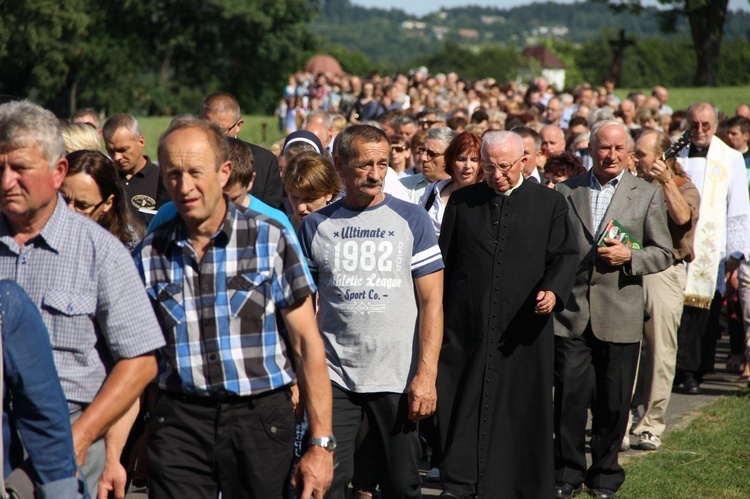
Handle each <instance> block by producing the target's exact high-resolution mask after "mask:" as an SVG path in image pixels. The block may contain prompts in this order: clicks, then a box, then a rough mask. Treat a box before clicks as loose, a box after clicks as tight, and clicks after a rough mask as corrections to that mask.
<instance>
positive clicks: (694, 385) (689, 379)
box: [684, 374, 701, 395]
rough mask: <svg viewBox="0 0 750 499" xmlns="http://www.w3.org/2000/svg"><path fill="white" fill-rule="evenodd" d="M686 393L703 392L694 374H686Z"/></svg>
mask: <svg viewBox="0 0 750 499" xmlns="http://www.w3.org/2000/svg"><path fill="white" fill-rule="evenodd" d="M684 384H685V393H687V394H688V395H698V394H699V393H701V386H700V385H699V384H698V382H697V381H696V380H695V378H694V377H693V375H692V374H686V375H685V381H684Z"/></svg>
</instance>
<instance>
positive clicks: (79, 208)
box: [63, 196, 107, 215]
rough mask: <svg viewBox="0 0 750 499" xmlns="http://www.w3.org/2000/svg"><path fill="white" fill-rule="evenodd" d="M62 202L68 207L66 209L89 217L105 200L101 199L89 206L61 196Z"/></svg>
mask: <svg viewBox="0 0 750 499" xmlns="http://www.w3.org/2000/svg"><path fill="white" fill-rule="evenodd" d="M63 200H64V201H65V204H67V205H68V208H70V209H71V210H75V211H76V212H78V213H80V214H81V215H91V214H93V213H95V212H96V210H98V209H99V208H100V207H101V206H102V205H103V204H104V203H106V202H107V200H106V199H102V200H101V201H99V202H98V203H96V204H95V205H89V204H86V203H84V202H81V201H74V200H72V199H69V198H68V197H67V196H63Z"/></svg>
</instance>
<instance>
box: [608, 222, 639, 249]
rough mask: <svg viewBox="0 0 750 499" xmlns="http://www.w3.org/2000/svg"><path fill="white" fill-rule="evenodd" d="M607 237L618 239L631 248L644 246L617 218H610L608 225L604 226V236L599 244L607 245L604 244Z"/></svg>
mask: <svg viewBox="0 0 750 499" xmlns="http://www.w3.org/2000/svg"><path fill="white" fill-rule="evenodd" d="M605 238H610V239H617V240H619V241H620V242H621V243H622V244H624V245H625V246H627V247H628V248H630V249H641V248H642V246H641V244H640V243H639V242H638V241H636V240H635V238H634V237H633V236H631V235H630V233H629V232H628V231H627V230H625V227H623V226H622V225H621V224H620V222H618V221H617V219H615V218H613V219H612V220H610V221H609V223H608V224H607V226H606V227H605V228H604V232H602V237H600V238H599V242H598V243H597V245H598V246H607V245H606V244H604V239H605Z"/></svg>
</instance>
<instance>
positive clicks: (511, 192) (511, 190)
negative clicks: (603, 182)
mask: <svg viewBox="0 0 750 499" xmlns="http://www.w3.org/2000/svg"><path fill="white" fill-rule="evenodd" d="M523 181H524V178H523V175H519V176H518V183H516V185H514V186H513V187H511V188H510V189H508V190H507V191H498V193H499V194H500V195H501V196H510V195H511V194H513V191H515V190H516V189H518V188H519V187H521V184H523Z"/></svg>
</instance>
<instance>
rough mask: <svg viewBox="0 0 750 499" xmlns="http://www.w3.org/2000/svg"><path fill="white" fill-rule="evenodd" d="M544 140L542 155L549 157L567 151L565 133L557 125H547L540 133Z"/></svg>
mask: <svg viewBox="0 0 750 499" xmlns="http://www.w3.org/2000/svg"><path fill="white" fill-rule="evenodd" d="M539 136H540V137H541V138H542V148H541V150H542V154H544V155H545V156H547V157H549V156H551V155H553V154H555V153H556V152H560V151H562V150H564V149H565V133H563V131H562V128H560V127H559V126H555V125H546V126H544V127H542V130H541V131H540V132H539Z"/></svg>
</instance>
